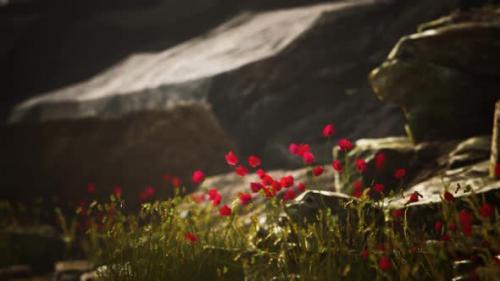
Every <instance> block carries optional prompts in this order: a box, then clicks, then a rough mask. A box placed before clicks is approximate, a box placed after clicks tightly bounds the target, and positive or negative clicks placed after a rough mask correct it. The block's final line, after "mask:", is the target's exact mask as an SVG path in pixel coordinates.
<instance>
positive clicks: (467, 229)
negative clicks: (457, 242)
mask: <svg viewBox="0 0 500 281" xmlns="http://www.w3.org/2000/svg"><path fill="white" fill-rule="evenodd" d="M458 220H459V221H460V226H461V227H462V232H463V233H464V234H465V236H471V235H472V215H471V214H470V213H469V212H467V211H466V210H462V211H460V213H459V214H458Z"/></svg>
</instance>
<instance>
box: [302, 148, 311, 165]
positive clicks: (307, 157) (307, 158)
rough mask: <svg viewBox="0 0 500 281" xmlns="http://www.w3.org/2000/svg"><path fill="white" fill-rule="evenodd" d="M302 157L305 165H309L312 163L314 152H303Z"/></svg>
mask: <svg viewBox="0 0 500 281" xmlns="http://www.w3.org/2000/svg"><path fill="white" fill-rule="evenodd" d="M302 158H303V159H304V163H305V164H307V165H311V164H312V163H314V154H312V153H311V152H309V151H308V152H306V153H304V155H303V156H302Z"/></svg>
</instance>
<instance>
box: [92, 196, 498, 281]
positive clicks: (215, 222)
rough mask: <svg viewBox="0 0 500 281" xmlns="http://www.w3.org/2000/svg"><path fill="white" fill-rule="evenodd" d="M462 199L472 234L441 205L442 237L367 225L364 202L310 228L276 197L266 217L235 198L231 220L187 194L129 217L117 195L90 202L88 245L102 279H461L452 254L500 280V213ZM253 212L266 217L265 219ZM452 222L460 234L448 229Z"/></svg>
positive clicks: (452, 209)
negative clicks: (288, 213)
mask: <svg viewBox="0 0 500 281" xmlns="http://www.w3.org/2000/svg"><path fill="white" fill-rule="evenodd" d="M457 201H461V203H462V204H465V206H466V207H467V209H468V210H470V213H471V214H472V216H473V219H474V222H475V224H477V225H475V226H474V229H473V235H471V236H466V235H464V233H463V232H462V231H461V228H460V226H461V222H460V221H459V219H458V217H459V215H458V214H459V211H460V210H459V209H458V208H457V207H456V206H457V204H456V203H457V202H446V201H444V202H442V206H441V208H440V209H441V210H442V212H443V214H442V216H441V217H442V218H443V221H444V226H443V229H442V231H441V233H438V232H437V230H435V231H434V232H432V231H431V232H430V233H422V232H421V231H414V230H412V229H408V228H407V227H405V226H407V225H408V224H407V220H412V219H413V218H412V217H409V216H407V215H406V213H405V215H403V216H402V217H400V218H394V217H392V216H390V215H388V216H387V217H386V220H385V222H378V221H377V222H376V220H370V218H369V216H370V214H369V213H368V214H367V213H366V212H365V211H364V210H365V209H364V208H365V206H366V204H372V203H373V202H371V201H370V200H369V199H366V198H365V199H363V200H361V201H358V200H352V201H350V202H347V203H346V204H344V205H343V206H342V207H343V208H345V211H346V213H347V217H348V218H347V219H343V218H340V217H339V215H338V214H336V213H333V212H331V211H330V210H329V209H325V210H324V211H321V212H319V214H318V216H317V218H316V219H315V220H313V221H309V222H306V223H305V224H304V223H300V224H298V223H296V222H293V221H291V220H290V219H286V218H285V219H284V218H283V217H281V216H280V214H282V213H283V210H284V208H286V206H285V205H284V203H283V202H282V201H279V200H278V199H277V198H272V199H268V200H267V201H266V202H265V203H263V204H265V212H264V213H258V212H255V210H257V209H258V207H259V206H258V204H256V205H253V204H249V205H246V206H241V205H238V204H237V202H236V201H235V202H233V204H232V207H233V213H232V215H231V216H229V217H220V216H219V215H218V212H217V208H215V207H213V206H212V204H209V203H195V202H194V201H193V200H191V197H181V196H177V197H175V198H173V199H170V200H167V201H162V202H158V201H157V202H153V203H148V204H144V205H143V206H142V209H141V211H140V212H139V213H138V214H124V213H122V212H121V211H120V208H119V207H118V206H119V205H120V204H119V202H118V200H116V199H115V198H112V200H111V202H110V203H107V204H94V205H92V208H91V209H90V210H89V214H88V215H89V217H90V218H92V220H91V223H90V224H89V225H88V229H87V230H86V239H85V243H86V249H87V250H88V253H89V256H90V257H91V259H92V260H93V261H94V262H95V263H96V265H104V266H105V267H101V268H100V270H99V275H100V280H104V281H108V280H109V281H111V280H151V281H155V280H367V278H368V279H370V280H450V279H451V278H452V277H453V276H458V275H460V274H462V272H460V269H459V268H458V269H457V268H454V267H453V260H454V259H456V258H462V259H464V258H467V259H472V260H474V261H475V262H477V266H476V270H475V271H473V272H474V274H475V275H477V276H479V277H480V278H481V280H494V279H495V278H496V277H497V276H499V274H500V272H499V268H498V260H496V259H495V257H494V255H495V254H498V253H499V251H500V244H499V241H498V237H499V235H500V224H499V223H498V222H497V221H496V220H494V218H495V217H497V216H498V214H493V215H492V216H491V217H487V218H485V217H484V216H481V214H480V213H479V211H478V210H479V208H480V205H481V202H480V200H479V198H476V197H475V196H471V197H470V198H467V199H463V200H462V199H457ZM260 207H262V206H260ZM388 213H389V211H388V210H387V211H386V214H388ZM255 214H259V216H262V215H265V217H266V220H265V222H261V221H260V220H261V217H258V216H257V215H255ZM451 224H455V225H457V226H458V228H457V229H456V230H453V231H452V230H448V227H449V226H450V225H451ZM186 233H193V234H194V235H196V237H197V241H196V242H193V241H190V240H189V239H187V238H186ZM444 237H446V239H445V238H444ZM362 253H365V254H366V255H363V254H362ZM384 258H388V261H389V265H387V267H383V266H382V265H381V263H382V262H383V261H382V260H383V259H384ZM465 274H470V272H466V273H465Z"/></svg>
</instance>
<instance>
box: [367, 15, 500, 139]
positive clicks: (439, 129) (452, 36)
mask: <svg viewBox="0 0 500 281" xmlns="http://www.w3.org/2000/svg"><path fill="white" fill-rule="evenodd" d="M496 11H497V10H495V12H496ZM474 13H476V12H474ZM478 13H490V12H484V11H483V10H481V11H479V12H478ZM478 17H479V16H478ZM478 17H473V16H471V17H468V18H469V20H468V21H463V22H459V23H456V24H455V23H453V24H451V23H450V24H444V25H437V27H435V28H432V25H430V26H429V27H427V29H426V30H425V31H423V32H419V33H416V34H412V35H409V36H405V37H403V38H402V39H401V40H400V41H399V43H398V44H397V45H396V46H395V47H394V49H393V50H392V52H391V53H390V54H389V56H388V57H387V59H386V61H385V62H384V63H383V64H382V65H381V66H380V67H378V68H376V69H375V70H373V71H372V73H371V74H370V81H371V83H372V87H373V89H374V91H375V93H376V94H377V95H378V97H379V98H380V99H382V100H384V101H387V102H389V103H393V104H396V105H398V106H400V107H401V108H402V109H403V111H404V113H405V117H406V120H407V123H408V127H409V134H410V137H411V138H413V139H414V140H415V141H417V142H420V141H425V140H440V139H448V140H450V139H451V140H453V139H460V138H464V137H471V136H474V135H481V134H490V133H491V127H490V124H491V119H492V115H493V111H492V105H493V104H494V102H495V101H496V100H497V99H498V89H499V88H500V71H499V70H498V67H497V66H498V64H499V63H500V55H499V54H500V46H499V45H498V44H496V43H495V40H496V39H498V38H500V21H498V17H496V18H495V17H486V18H489V19H490V20H477V18H478Z"/></svg>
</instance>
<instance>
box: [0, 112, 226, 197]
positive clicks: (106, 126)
mask: <svg viewBox="0 0 500 281" xmlns="http://www.w3.org/2000/svg"><path fill="white" fill-rule="evenodd" d="M21 148H22V149H21ZM231 148H232V142H231V141H230V139H229V138H228V136H227V135H226V134H225V133H224V131H223V130H222V128H221V127H220V126H219V124H218V122H217V120H216V119H215V117H214V116H213V114H212V112H211V111H210V110H209V109H207V108H206V107H205V106H204V105H200V104H184V105H182V106H180V105H179V106H176V107H174V108H172V109H170V110H167V111H161V112H160V111H158V112H154V111H151V112H149V113H147V114H144V113H142V114H140V115H138V114H132V115H129V116H127V117H125V118H120V119H112V120H106V121H103V120H98V119H92V118H90V119H81V120H78V121H62V120H61V121H57V122H48V123H42V124H41V125H40V124H21V125H19V126H15V127H9V128H8V130H6V131H2V134H1V136H0V151H1V153H0V154H1V155H2V157H3V160H2V161H1V162H0V170H2V177H3V183H2V184H4V186H6V188H2V189H1V190H0V191H1V193H2V194H1V195H2V196H4V197H5V196H7V197H12V196H18V197H20V198H17V199H22V197H23V196H24V195H25V194H26V193H29V194H30V196H33V197H36V196H42V195H47V194H57V195H59V196H61V197H62V198H66V199H74V200H76V199H81V198H84V197H83V195H84V194H85V193H86V191H85V186H86V185H87V184H88V183H94V184H95V185H96V189H97V190H96V192H97V194H100V195H104V196H106V197H107V195H108V194H110V192H111V191H112V190H113V187H114V186H115V185H120V186H121V187H122V189H123V195H124V197H125V198H127V199H137V195H138V193H139V191H140V190H142V189H143V188H144V187H145V186H147V185H152V186H154V187H157V189H158V192H160V194H161V193H165V192H171V189H168V191H167V189H166V188H164V185H165V183H163V182H162V178H161V176H162V175H164V174H165V173H167V172H168V173H170V174H173V175H177V176H179V177H182V178H185V179H187V178H189V177H190V175H191V172H192V171H193V170H194V169H203V170H205V171H206V172H207V173H218V172H221V171H223V170H224V168H225V166H224V162H223V155H224V152H226V151H227V150H229V149H231ZM213 159H220V161H216V162H213V161H212V160H213ZM6 183H9V184H8V185H6ZM7 187H8V188H7Z"/></svg>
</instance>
